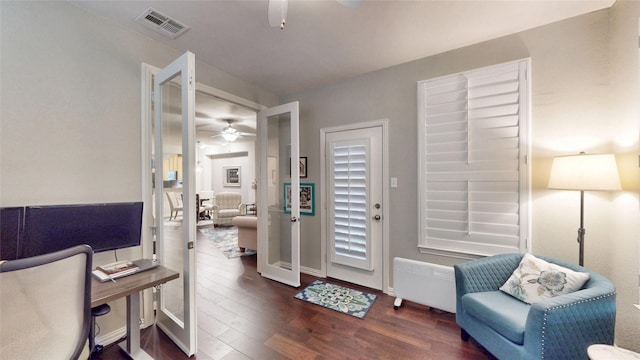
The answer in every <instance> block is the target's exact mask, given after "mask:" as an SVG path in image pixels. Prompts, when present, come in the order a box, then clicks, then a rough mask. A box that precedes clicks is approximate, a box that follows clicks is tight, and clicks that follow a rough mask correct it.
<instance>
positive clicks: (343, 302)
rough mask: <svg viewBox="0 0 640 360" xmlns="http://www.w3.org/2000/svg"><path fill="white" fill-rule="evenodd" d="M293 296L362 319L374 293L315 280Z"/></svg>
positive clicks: (374, 296)
mask: <svg viewBox="0 0 640 360" xmlns="http://www.w3.org/2000/svg"><path fill="white" fill-rule="evenodd" d="M295 298H296V299H300V300H304V301H308V302H310V303H312V304H316V305H320V306H323V307H326V308H329V309H332V310H335V311H339V312H341V313H343V314H347V315H351V316H355V317H357V318H360V319H363V318H364V316H365V315H366V314H367V311H369V309H370V308H371V305H373V302H374V301H375V300H376V295H374V294H369V293H366V292H363V291H358V290H353V289H349V288H347V287H344V286H340V285H335V284H329V283H326V282H324V281H322V280H316V281H314V282H313V283H311V285H309V286H307V287H306V288H305V289H304V290H302V291H301V292H299V293H298V294H296V296H295Z"/></svg>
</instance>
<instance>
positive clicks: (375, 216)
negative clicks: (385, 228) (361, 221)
mask: <svg viewBox="0 0 640 360" xmlns="http://www.w3.org/2000/svg"><path fill="white" fill-rule="evenodd" d="M380 219H382V217H380V215H374V216H373V220H375V221H380Z"/></svg>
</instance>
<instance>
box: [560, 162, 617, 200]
mask: <svg viewBox="0 0 640 360" xmlns="http://www.w3.org/2000/svg"><path fill="white" fill-rule="evenodd" d="M548 187H549V188H550V189H558V190H591V191H593V190H620V189H621V186H620V176H619V175H618V166H617V165H616V158H615V156H614V155H613V154H596V155H587V154H584V153H583V154H580V155H569V156H558V157H556V158H554V159H553V164H552V165H551V176H550V177H549V186H548Z"/></svg>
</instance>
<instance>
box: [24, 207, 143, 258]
mask: <svg viewBox="0 0 640 360" xmlns="http://www.w3.org/2000/svg"><path fill="white" fill-rule="evenodd" d="M24 217H25V220H24V223H25V227H24V239H23V241H22V243H21V248H20V257H30V256H36V255H41V254H46V253H50V252H54V251H58V250H62V249H66V248H69V247H72V246H76V245H80V244H87V245H89V246H91V248H92V249H93V251H94V252H100V251H107V250H115V249H120V248H125V247H130V246H138V245H140V236H141V229H142V202H132V203H108V204H82V205H55V206H27V207H26V210H25V215H24Z"/></svg>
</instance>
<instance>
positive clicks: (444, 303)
mask: <svg viewBox="0 0 640 360" xmlns="http://www.w3.org/2000/svg"><path fill="white" fill-rule="evenodd" d="M393 292H394V294H395V295H396V300H395V301H394V302H393V307H394V309H396V310H397V309H398V308H399V307H400V305H401V304H402V300H409V301H413V302H416V303H418V304H422V305H426V306H429V307H432V308H436V309H440V310H444V311H448V312H451V313H455V312H456V280H455V276H454V272H453V267H451V266H443V265H437V264H431V263H427V262H422V261H416V260H410V259H403V258H394V259H393Z"/></svg>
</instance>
